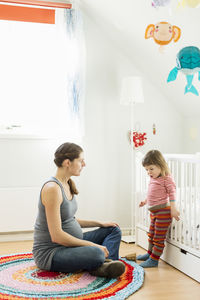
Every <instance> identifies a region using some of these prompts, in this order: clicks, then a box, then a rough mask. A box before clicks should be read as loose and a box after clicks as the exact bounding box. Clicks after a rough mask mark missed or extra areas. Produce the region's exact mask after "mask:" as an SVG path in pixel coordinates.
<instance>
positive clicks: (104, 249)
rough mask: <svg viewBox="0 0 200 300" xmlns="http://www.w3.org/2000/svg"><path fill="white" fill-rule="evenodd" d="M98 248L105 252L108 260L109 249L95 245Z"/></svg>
mask: <svg viewBox="0 0 200 300" xmlns="http://www.w3.org/2000/svg"><path fill="white" fill-rule="evenodd" d="M95 246H96V247H97V248H100V249H101V250H102V251H103V252H104V254H105V258H107V257H108V255H109V251H108V249H107V248H106V247H105V246H102V245H98V244H96V245H95Z"/></svg>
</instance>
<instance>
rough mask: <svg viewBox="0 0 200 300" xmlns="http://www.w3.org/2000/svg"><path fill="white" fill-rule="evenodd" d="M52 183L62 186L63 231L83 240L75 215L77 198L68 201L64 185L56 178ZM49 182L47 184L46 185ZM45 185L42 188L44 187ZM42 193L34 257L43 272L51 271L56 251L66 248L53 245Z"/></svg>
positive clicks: (35, 232) (51, 179)
mask: <svg viewBox="0 0 200 300" xmlns="http://www.w3.org/2000/svg"><path fill="white" fill-rule="evenodd" d="M51 181H53V182H56V183H57V184H58V185H59V186H60V188H61V191H62V197H63V201H62V204H61V206H60V215H61V221H62V229H63V231H65V232H67V233H69V234H71V235H72V236H74V237H76V238H79V239H83V232H82V229H81V227H80V225H79V223H78V222H77V220H76V219H75V213H76V211H77V202H76V198H75V196H73V198H72V200H68V199H67V197H66V195H65V192H64V189H63V186H62V184H61V183H60V182H59V181H58V180H57V179H56V178H55V177H51V178H50V179H49V180H48V181H47V182H51ZM47 182H45V183H44V185H45V184H46V183H47ZM44 185H43V186H42V188H43V187H44ZM41 191H42V189H41ZM41 191H40V198H39V203H38V215H37V218H36V222H35V227H34V242H33V256H34V260H35V263H36V265H37V266H38V268H40V269H43V270H50V268H51V263H52V258H53V256H54V254H55V252H56V250H57V249H59V248H60V247H64V246H62V245H59V244H57V243H53V242H52V241H51V236H50V233H49V229H48V226H47V219H46V214H45V207H44V205H43V204H42V201H41Z"/></svg>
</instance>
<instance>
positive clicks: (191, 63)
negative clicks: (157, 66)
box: [167, 46, 200, 96]
mask: <svg viewBox="0 0 200 300" xmlns="http://www.w3.org/2000/svg"><path fill="white" fill-rule="evenodd" d="M178 71H181V72H183V74H185V76H186V80H187V85H186V87H185V94H186V93H189V92H190V93H193V94H195V95H197V96H198V95H199V93H198V91H197V89H196V88H195V87H194V85H193V84H192V81H193V77H194V74H195V73H198V79H199V80H200V50H199V48H198V47H194V46H189V47H185V48H182V49H181V50H180V51H179V52H178V54H177V57H176V67H175V68H174V69H172V70H171V72H170V73H169V76H168V78H167V82H170V81H174V80H176V77H177V75H178Z"/></svg>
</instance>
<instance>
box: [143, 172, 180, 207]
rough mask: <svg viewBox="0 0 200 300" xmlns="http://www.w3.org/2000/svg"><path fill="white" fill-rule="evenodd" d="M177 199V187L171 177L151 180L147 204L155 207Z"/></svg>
mask: <svg viewBox="0 0 200 300" xmlns="http://www.w3.org/2000/svg"><path fill="white" fill-rule="evenodd" d="M175 199H176V185H175V182H174V180H173V178H172V177H171V176H170V175H167V176H160V177H157V178H150V182H149V188H148V192H147V204H148V206H149V207H154V206H157V205H160V204H165V203H167V202H169V201H172V200H175Z"/></svg>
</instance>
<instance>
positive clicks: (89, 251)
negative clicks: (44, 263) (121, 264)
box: [51, 226, 121, 273]
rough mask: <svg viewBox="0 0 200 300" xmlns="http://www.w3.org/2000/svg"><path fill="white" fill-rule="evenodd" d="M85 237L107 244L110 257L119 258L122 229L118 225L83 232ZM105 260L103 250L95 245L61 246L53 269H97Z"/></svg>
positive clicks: (85, 238) (63, 270)
mask: <svg viewBox="0 0 200 300" xmlns="http://www.w3.org/2000/svg"><path fill="white" fill-rule="evenodd" d="M83 239H84V240H87V241H90V242H93V243H96V244H99V245H102V246H105V247H106V248H107V249H108V251H109V256H108V258H110V259H112V260H117V259H118V258H119V246H120V241H121V230H120V228H119V227H118V226H116V227H100V228H98V229H96V230H92V231H88V232H85V233H83ZM104 261H105V254H104V252H103V250H101V249H100V248H97V247H94V246H81V247H64V246H61V247H60V248H59V249H58V250H57V251H56V253H55V254H54V256H53V259H52V264H51V271H54V272H64V273H69V272H75V271H79V270H87V271H91V270H95V269H97V268H98V267H100V266H101V265H102V264H103V263H104Z"/></svg>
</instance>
